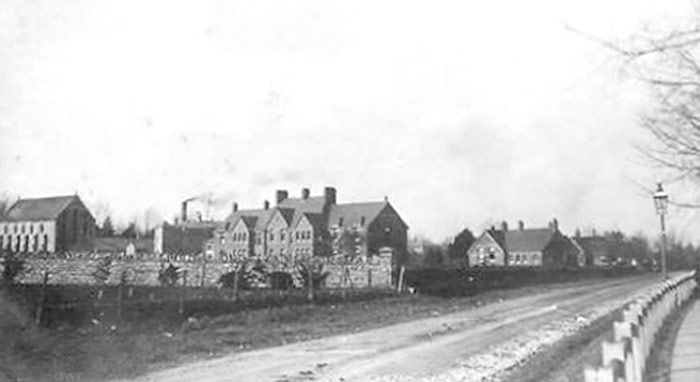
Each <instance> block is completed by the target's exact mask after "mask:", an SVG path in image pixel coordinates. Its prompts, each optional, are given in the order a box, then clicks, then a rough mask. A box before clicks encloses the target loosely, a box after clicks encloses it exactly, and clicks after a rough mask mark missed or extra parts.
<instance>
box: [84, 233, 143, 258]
mask: <svg viewBox="0 0 700 382" xmlns="http://www.w3.org/2000/svg"><path fill="white" fill-rule="evenodd" d="M92 250H93V251H94V252H97V253H105V254H119V253H121V254H123V255H124V256H125V257H127V258H135V257H137V256H138V255H147V254H151V253H153V240H152V239H147V238H145V239H127V238H124V237H96V238H94V239H93V240H92Z"/></svg>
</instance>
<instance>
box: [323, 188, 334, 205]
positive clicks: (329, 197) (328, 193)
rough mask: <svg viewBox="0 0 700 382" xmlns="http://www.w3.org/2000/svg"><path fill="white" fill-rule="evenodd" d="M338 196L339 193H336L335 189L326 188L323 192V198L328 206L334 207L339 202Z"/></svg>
mask: <svg viewBox="0 0 700 382" xmlns="http://www.w3.org/2000/svg"><path fill="white" fill-rule="evenodd" d="M336 195H337V193H336V191H335V187H326V188H325V189H324V190H323V198H324V199H325V201H326V204H327V205H333V204H335V203H336V202H337V200H336Z"/></svg>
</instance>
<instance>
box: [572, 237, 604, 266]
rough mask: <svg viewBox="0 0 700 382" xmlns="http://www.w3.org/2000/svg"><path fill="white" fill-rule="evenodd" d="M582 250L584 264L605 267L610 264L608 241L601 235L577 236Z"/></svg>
mask: <svg viewBox="0 0 700 382" xmlns="http://www.w3.org/2000/svg"><path fill="white" fill-rule="evenodd" d="M577 240H578V242H579V244H580V245H581V247H582V248H583V250H584V253H585V257H586V265H591V266H594V267H606V266H608V265H611V264H612V258H613V256H612V251H611V248H610V243H609V242H608V241H607V239H606V238H605V237H603V236H596V235H593V236H582V237H580V238H577Z"/></svg>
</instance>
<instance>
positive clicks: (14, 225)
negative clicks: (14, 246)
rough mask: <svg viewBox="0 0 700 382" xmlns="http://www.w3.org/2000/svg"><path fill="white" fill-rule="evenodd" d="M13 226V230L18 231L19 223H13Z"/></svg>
mask: <svg viewBox="0 0 700 382" xmlns="http://www.w3.org/2000/svg"><path fill="white" fill-rule="evenodd" d="M12 228H13V231H15V233H17V224H13V225H12Z"/></svg>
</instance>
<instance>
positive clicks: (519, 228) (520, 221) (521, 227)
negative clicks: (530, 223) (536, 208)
mask: <svg viewBox="0 0 700 382" xmlns="http://www.w3.org/2000/svg"><path fill="white" fill-rule="evenodd" d="M518 230H520V231H523V230H525V223H523V221H522V220H518Z"/></svg>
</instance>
